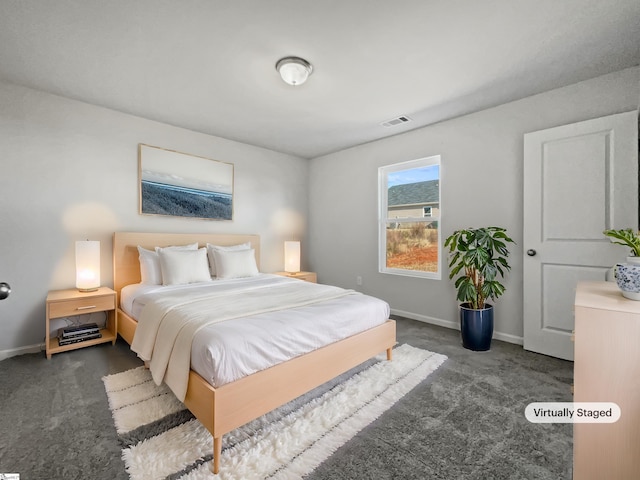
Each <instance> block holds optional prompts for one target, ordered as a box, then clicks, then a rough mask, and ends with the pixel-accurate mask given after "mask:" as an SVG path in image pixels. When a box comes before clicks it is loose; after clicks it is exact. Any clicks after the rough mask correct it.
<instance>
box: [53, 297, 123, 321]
mask: <svg viewBox="0 0 640 480" xmlns="http://www.w3.org/2000/svg"><path fill="white" fill-rule="evenodd" d="M115 308H116V299H115V295H107V296H104V297H90V298H74V299H72V300H64V301H59V302H51V303H50V304H49V317H50V318H59V317H67V316H70V315H81V314H83V313H92V312H103V311H105V310H113V309H115Z"/></svg>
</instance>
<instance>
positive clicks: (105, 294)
mask: <svg viewBox="0 0 640 480" xmlns="http://www.w3.org/2000/svg"><path fill="white" fill-rule="evenodd" d="M93 312H107V324H106V326H105V328H102V329H100V333H101V334H102V337H100V338H94V339H92V340H86V341H84V342H78V343H72V344H70V345H63V346H60V345H59V344H58V337H57V336H56V335H55V333H54V336H53V337H52V336H51V332H50V331H49V330H50V327H49V324H50V320H51V319H52V318H62V317H70V316H72V315H81V314H86V313H93ZM117 336H118V325H117V319H116V292H114V291H113V290H111V289H110V288H108V287H100V288H99V289H98V290H96V291H95V292H80V291H78V290H77V289H75V288H74V289H69V290H53V291H51V292H49V295H47V320H46V338H45V346H46V349H47V359H50V358H51V355H53V354H54V353H60V352H66V351H68V350H75V349H77V348H84V347H90V346H91V345H97V344H99V343H106V342H111V343H112V344H113V345H115V343H116V338H117Z"/></svg>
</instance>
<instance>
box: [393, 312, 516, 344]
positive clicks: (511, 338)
mask: <svg viewBox="0 0 640 480" xmlns="http://www.w3.org/2000/svg"><path fill="white" fill-rule="evenodd" d="M391 314H392V315H399V316H400V317H406V318H410V319H411V320H418V321H419V322H424V323H430V324H431V325H438V326H439V327H445V328H450V329H452V330H460V325H459V324H458V322H452V321H451V320H443V319H441V318H435V317H429V316H427V315H421V314H419V313H412V312H405V311H404V310H397V309H395V308H392V309H391ZM493 338H495V339H496V340H501V341H503V342H508V343H515V344H516V345H522V344H523V343H524V342H523V339H522V337H518V336H516V335H511V334H509V333H502V332H496V331H495V330H494V332H493Z"/></svg>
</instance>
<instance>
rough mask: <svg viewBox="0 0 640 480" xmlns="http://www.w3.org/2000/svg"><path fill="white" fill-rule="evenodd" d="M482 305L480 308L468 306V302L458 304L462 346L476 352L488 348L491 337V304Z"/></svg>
mask: <svg viewBox="0 0 640 480" xmlns="http://www.w3.org/2000/svg"><path fill="white" fill-rule="evenodd" d="M484 305H485V308H483V309H482V310H474V309H472V308H469V304H468V303H463V304H462V305H460V332H461V334H462V346H463V347H464V348H467V349H469V350H474V351H477V352H482V351H486V350H489V349H490V348H491V337H493V305H489V304H488V303H485V304H484Z"/></svg>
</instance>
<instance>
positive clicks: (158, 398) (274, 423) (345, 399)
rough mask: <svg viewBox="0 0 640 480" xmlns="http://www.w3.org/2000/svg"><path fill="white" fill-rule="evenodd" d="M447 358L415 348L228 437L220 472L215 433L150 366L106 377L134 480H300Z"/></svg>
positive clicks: (398, 350) (401, 349)
mask: <svg viewBox="0 0 640 480" xmlns="http://www.w3.org/2000/svg"><path fill="white" fill-rule="evenodd" d="M446 358H447V357H445V356H444V355H440V354H437V353H433V352H429V351H427V350H422V349H418V348H415V347H411V346H409V345H401V346H399V347H397V348H396V349H394V354H393V361H391V362H388V361H386V355H385V354H382V355H380V356H378V357H377V358H376V360H377V361H376V362H370V365H369V366H367V367H366V368H365V369H363V370H362V371H360V372H359V373H356V374H354V375H352V376H350V377H348V378H346V379H345V378H343V377H344V376H343V377H339V378H338V379H337V380H336V381H334V382H329V384H326V385H325V386H323V387H319V388H318V389H316V390H314V391H312V392H310V393H309V394H307V395H304V396H302V397H300V398H298V399H296V400H294V401H293V402H290V403H288V404H286V405H284V406H282V407H280V408H278V409H276V410H274V411H273V412H271V413H268V414H267V415H264V416H263V417H260V418H259V419H256V420H254V421H253V422H250V423H248V424H247V425H245V426H243V427H240V428H238V429H237V430H234V431H233V432H230V433H228V434H227V435H224V436H223V441H222V448H223V450H222V456H221V458H220V473H219V474H218V475H213V473H211V470H210V464H211V460H212V450H213V440H212V438H211V434H210V433H209V432H208V431H207V430H206V429H205V428H204V427H203V426H202V425H201V424H200V422H198V420H196V419H194V418H193V416H191V414H190V413H189V412H187V411H185V407H184V405H183V404H182V403H181V402H179V401H178V399H177V398H176V397H175V396H174V395H173V393H172V392H171V391H170V390H169V389H168V388H167V387H165V386H164V385H163V386H162V387H158V386H156V385H155V383H153V380H152V379H151V375H150V373H149V371H148V370H146V369H145V368H144V367H140V368H136V369H133V370H129V371H126V372H122V373H117V374H114V375H109V376H106V377H104V378H103V381H104V384H105V389H106V391H107V396H108V398H109V406H110V408H111V412H112V415H113V419H114V422H115V425H116V429H117V431H118V434H119V435H120V440H121V442H122V444H123V446H124V448H123V450H122V458H123V459H124V461H125V464H126V468H127V472H128V473H129V475H130V477H131V479H132V480H143V479H144V480H151V479H166V478H168V477H170V478H172V479H181V480H195V479H224V480H231V479H237V480H250V479H299V478H302V477H303V476H304V475H306V474H308V473H310V472H312V471H313V470H314V469H315V468H316V467H317V466H318V465H320V463H322V462H323V461H324V460H325V459H327V458H328V457H329V456H330V455H331V454H332V453H333V452H335V451H336V450H337V449H338V448H339V447H340V446H342V445H343V444H345V443H346V442H347V441H348V440H349V439H351V438H352V437H353V436H354V435H356V434H357V433H358V432H359V431H360V430H362V429H363V428H364V427H365V426H367V425H368V424H369V423H371V422H372V421H373V420H375V419H376V418H378V417H379V416H380V415H381V414H382V413H384V412H385V411H386V410H387V409H389V408H390V407H391V406H392V405H393V404H395V403H396V402H397V401H398V400H399V399H400V398H402V397H403V396H404V395H405V394H406V393H407V392H409V391H410V390H411V389H413V388H414V387H415V386H416V385H417V384H418V383H420V382H421V381H422V380H424V379H425V378H427V376H428V375H429V374H430V373H432V372H433V371H435V370H436V369H437V368H438V367H439V366H440V365H441V364H442V363H443V362H444V361H445V360H446Z"/></svg>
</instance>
